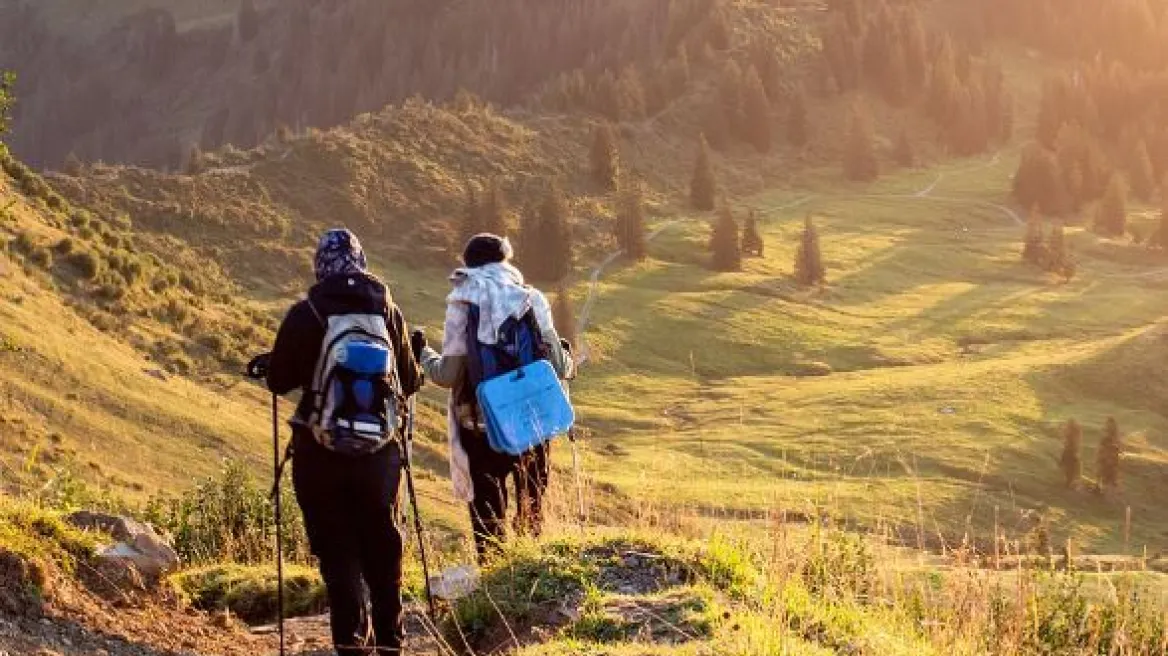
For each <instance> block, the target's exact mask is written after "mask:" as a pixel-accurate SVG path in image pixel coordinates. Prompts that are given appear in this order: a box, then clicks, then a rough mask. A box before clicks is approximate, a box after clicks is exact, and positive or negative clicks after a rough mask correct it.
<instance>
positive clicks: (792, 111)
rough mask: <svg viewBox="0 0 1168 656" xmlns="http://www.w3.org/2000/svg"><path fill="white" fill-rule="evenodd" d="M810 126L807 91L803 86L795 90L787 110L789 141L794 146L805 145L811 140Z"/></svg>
mask: <svg viewBox="0 0 1168 656" xmlns="http://www.w3.org/2000/svg"><path fill="white" fill-rule="evenodd" d="M810 137H811V135H810V126H809V125H808V117H807V93H806V92H805V91H804V90H803V88H802V87H799V88H798V89H796V90H795V94H794V95H793V96H792V97H791V106H790V108H789V109H788V110H787V141H789V142H790V143H791V145H792V146H798V147H803V146H805V145H807V142H808V141H810Z"/></svg>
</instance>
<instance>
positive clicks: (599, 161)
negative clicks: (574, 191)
mask: <svg viewBox="0 0 1168 656" xmlns="http://www.w3.org/2000/svg"><path fill="white" fill-rule="evenodd" d="M590 162H591V168H592V181H593V182H595V183H596V184H598V185H600V186H601V187H602V188H603V189H607V190H608V191H615V190H616V186H617V180H618V179H619V178H620V156H619V153H618V151H617V146H616V136H615V135H614V134H613V130H612V127H611V126H610V125H608V124H604V125H599V126H597V127H596V129H595V130H593V131H592V152H591V156H590Z"/></svg>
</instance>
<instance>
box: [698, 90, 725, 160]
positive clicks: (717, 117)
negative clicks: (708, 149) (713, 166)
mask: <svg viewBox="0 0 1168 656" xmlns="http://www.w3.org/2000/svg"><path fill="white" fill-rule="evenodd" d="M702 130H703V132H702V134H703V135H704V136H705V137H706V138H707V139H708V140H709V144H710V145H711V146H713V147H714V148H717V149H718V150H722V149H724V148H726V147H727V146H729V145H730V123H729V121H728V120H727V119H726V107H725V106H724V105H723V104H722V102H721V101H720V100H714V101H713V102H711V103H710V104H709V105H707V106H706V111H705V113H704V114H703V115H702Z"/></svg>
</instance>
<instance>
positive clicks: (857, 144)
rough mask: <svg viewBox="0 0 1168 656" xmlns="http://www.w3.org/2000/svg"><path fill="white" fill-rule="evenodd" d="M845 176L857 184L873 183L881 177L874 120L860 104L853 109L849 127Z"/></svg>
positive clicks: (845, 156) (845, 155)
mask: <svg viewBox="0 0 1168 656" xmlns="http://www.w3.org/2000/svg"><path fill="white" fill-rule="evenodd" d="M844 174H845V175H846V176H847V178H848V179H849V180H852V181H856V182H871V181H873V180H875V179H876V178H877V177H878V176H879V175H880V164H879V163H878V162H877V160H876V137H875V135H874V134H873V132H872V119H871V118H870V117H869V116H868V114H867V112H866V111H865V110H864V108H863V107H862V106H860V105H859V104H857V105H856V106H855V108H853V110H852V117H851V121H850V124H849V125H848V145H847V152H846V153H845V154H844Z"/></svg>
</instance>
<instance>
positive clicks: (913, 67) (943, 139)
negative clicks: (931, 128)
mask: <svg viewBox="0 0 1168 656" xmlns="http://www.w3.org/2000/svg"><path fill="white" fill-rule="evenodd" d="M828 6H829V9H830V14H829V18H828V20H827V23H826V25H825V27H824V29H823V34H822V41H823V56H824V63H825V69H826V70H827V72H828V74H829V77H830V79H831V81H832V83H833V85H834V88H835V90H836V91H838V92H841V93H850V92H854V91H859V90H869V91H872V92H874V93H876V94H878V95H879V96H881V97H882V98H884V99H885V100H886V101H887V102H889V103H890V104H892V105H893V106H897V107H907V108H913V109H916V110H917V111H921V112H922V113H923V114H925V115H926V116H928V117H929V118H931V119H932V120H933V121H934V122H935V123H936V124H937V126H938V127H939V131H938V141H939V143H940V144H941V145H942V146H944V147H945V148H946V149H947V150H948V151H949V152H950V153H952V154H955V155H959V156H969V155H974V154H977V153H980V152H984V151H986V150H987V149H988V148H990V147H991V146H992V145H994V144H997V143H1003V142H1006V141H1009V140H1010V139H1011V137H1012V136H1013V131H1014V99H1013V96H1012V94H1011V93H1010V92H1009V90H1008V89H1006V87H1005V77H1004V75H1003V72H1002V68H1001V66H1000V65H998V64H996V63H993V62H990V61H985V60H982V59H979V58H978V57H975V55H974V53H973V52H972V51H971V49H970V48H969V47H965V46H961V45H959V44H957V43H955V42H954V41H953V39H952V38H951V37H950V36H949V35H948V34H945V33H938V32H935V31H930V30H929V29H927V28H926V27H925V25H926V22H925V20H924V18H923V16H922V14H921V9H920V8H919V6H918V5H916V4H914V3H892V2H888V1H887V0H832V1H831V2H829V3H828ZM903 142H904V140H903V139H902V143H903ZM898 150H899V147H898ZM898 159H900V160H902V161H904V160H908V159H911V158H909V157H907V156H898ZM861 168H863V167H861ZM849 177H853V176H852V175H849ZM857 179H867V177H866V175H865V176H861V177H860V178H857Z"/></svg>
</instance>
